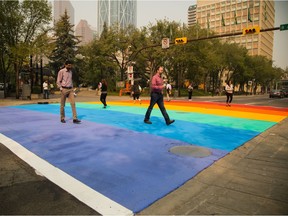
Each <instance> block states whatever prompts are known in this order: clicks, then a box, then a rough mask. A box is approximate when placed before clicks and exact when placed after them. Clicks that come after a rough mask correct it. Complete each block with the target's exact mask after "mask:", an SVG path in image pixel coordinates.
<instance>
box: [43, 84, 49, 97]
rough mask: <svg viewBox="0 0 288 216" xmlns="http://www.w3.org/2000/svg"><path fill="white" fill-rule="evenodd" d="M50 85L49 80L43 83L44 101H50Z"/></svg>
mask: <svg viewBox="0 0 288 216" xmlns="http://www.w3.org/2000/svg"><path fill="white" fill-rule="evenodd" d="M49 88H50V87H49V83H48V80H45V81H44V83H43V97H44V99H49Z"/></svg>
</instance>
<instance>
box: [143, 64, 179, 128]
mask: <svg viewBox="0 0 288 216" xmlns="http://www.w3.org/2000/svg"><path fill="white" fill-rule="evenodd" d="M162 73H163V67H162V66H159V67H158V68H157V72H156V74H155V75H154V76H153V78H152V81H151V88H152V89H151V99H150V105H149V107H148V109H147V111H146V114H145V118H144V123H146V124H152V122H151V121H150V115H151V112H152V110H153V107H154V105H155V104H156V103H157V105H158V107H159V108H160V110H161V113H162V115H163V117H164V119H165V122H166V124H167V125H170V124H172V123H173V122H175V120H170V118H169V115H168V114H167V112H166V109H165V107H164V99H163V93H162V91H163V88H164V87H165V85H163V79H162V78H161V74H162Z"/></svg>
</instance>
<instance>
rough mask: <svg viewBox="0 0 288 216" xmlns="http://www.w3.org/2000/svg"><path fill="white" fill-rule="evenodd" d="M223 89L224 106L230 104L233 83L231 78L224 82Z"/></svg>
mask: <svg viewBox="0 0 288 216" xmlns="http://www.w3.org/2000/svg"><path fill="white" fill-rule="evenodd" d="M225 91H226V97H227V99H226V106H231V105H230V103H231V102H232V100H233V84H232V82H231V80H229V81H228V82H226V86H225Z"/></svg>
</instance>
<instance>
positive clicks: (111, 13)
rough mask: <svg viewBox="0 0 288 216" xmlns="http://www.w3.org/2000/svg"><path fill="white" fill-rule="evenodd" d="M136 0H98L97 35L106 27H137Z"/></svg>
mask: <svg viewBox="0 0 288 216" xmlns="http://www.w3.org/2000/svg"><path fill="white" fill-rule="evenodd" d="M136 3H137V2H136V0H98V25H97V27H98V34H99V35H100V34H101V33H102V31H103V25H104V23H106V25H107V27H109V26H111V25H113V24H117V25H118V26H119V28H125V27H127V26H129V25H133V26H136V25H137V4H136Z"/></svg>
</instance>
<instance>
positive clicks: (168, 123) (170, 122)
mask: <svg viewBox="0 0 288 216" xmlns="http://www.w3.org/2000/svg"><path fill="white" fill-rule="evenodd" d="M173 122H175V120H169V121H167V122H166V125H170V124H172V123H173Z"/></svg>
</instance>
